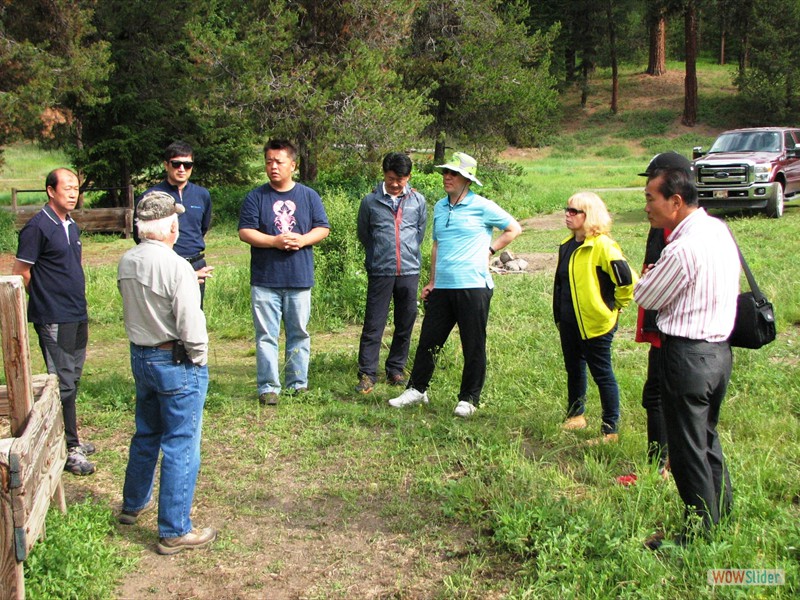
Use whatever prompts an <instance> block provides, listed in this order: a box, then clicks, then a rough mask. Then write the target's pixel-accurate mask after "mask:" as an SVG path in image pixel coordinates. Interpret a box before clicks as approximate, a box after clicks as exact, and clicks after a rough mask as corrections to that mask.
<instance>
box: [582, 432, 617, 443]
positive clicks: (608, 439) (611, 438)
mask: <svg viewBox="0 0 800 600" xmlns="http://www.w3.org/2000/svg"><path fill="white" fill-rule="evenodd" d="M618 441H619V435H618V434H616V433H604V434H603V435H602V436H601V437H599V438H594V439H593V440H588V441H587V442H586V445H587V446H599V445H600V444H616V443H617V442H618Z"/></svg>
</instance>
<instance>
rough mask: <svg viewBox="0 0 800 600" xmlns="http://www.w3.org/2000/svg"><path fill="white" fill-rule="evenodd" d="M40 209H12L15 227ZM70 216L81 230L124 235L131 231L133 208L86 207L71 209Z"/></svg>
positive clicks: (23, 223)
mask: <svg viewBox="0 0 800 600" xmlns="http://www.w3.org/2000/svg"><path fill="white" fill-rule="evenodd" d="M41 209H42V207H41V206H24V207H20V208H17V210H16V211H14V212H15V215H16V218H15V223H14V226H15V227H16V229H17V230H19V229H22V228H23V227H24V226H25V224H26V223H27V222H28V221H30V220H31V219H32V218H33V217H34V216H35V215H36V214H37V213H38V212H39V211H40V210H41ZM70 216H71V217H72V218H73V219H74V220H75V222H76V223H77V224H78V227H80V228H81V231H88V232H95V233H122V234H124V235H125V236H126V237H127V236H128V235H130V233H131V232H132V224H133V209H131V208H86V209H80V210H73V211H72V212H71V213H70Z"/></svg>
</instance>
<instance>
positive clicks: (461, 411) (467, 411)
mask: <svg viewBox="0 0 800 600" xmlns="http://www.w3.org/2000/svg"><path fill="white" fill-rule="evenodd" d="M476 410H478V407H477V406H475V405H474V404H470V403H469V402H465V401H464V400H460V401H459V402H458V404H456V408H455V410H454V411H453V414H455V415H456V416H457V417H462V418H464V419H466V418H467V417H471V416H472V415H473V414H474V413H475V411H476Z"/></svg>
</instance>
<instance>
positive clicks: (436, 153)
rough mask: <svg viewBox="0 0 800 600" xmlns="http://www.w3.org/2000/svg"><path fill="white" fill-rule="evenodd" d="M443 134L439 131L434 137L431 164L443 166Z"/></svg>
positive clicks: (444, 138)
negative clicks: (434, 142)
mask: <svg viewBox="0 0 800 600" xmlns="http://www.w3.org/2000/svg"><path fill="white" fill-rule="evenodd" d="M445 140H446V137H445V133H444V131H440V132H439V135H438V136H436V144H435V145H434V147H433V164H435V165H441V164H444V162H445V158H444V151H445V148H446V146H445Z"/></svg>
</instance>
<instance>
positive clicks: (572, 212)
mask: <svg viewBox="0 0 800 600" xmlns="http://www.w3.org/2000/svg"><path fill="white" fill-rule="evenodd" d="M564 212H565V213H566V214H568V215H569V216H570V217H574V216H575V215H585V214H586V211H585V210H581V209H580V208H572V207H571V206H565V207H564Z"/></svg>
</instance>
